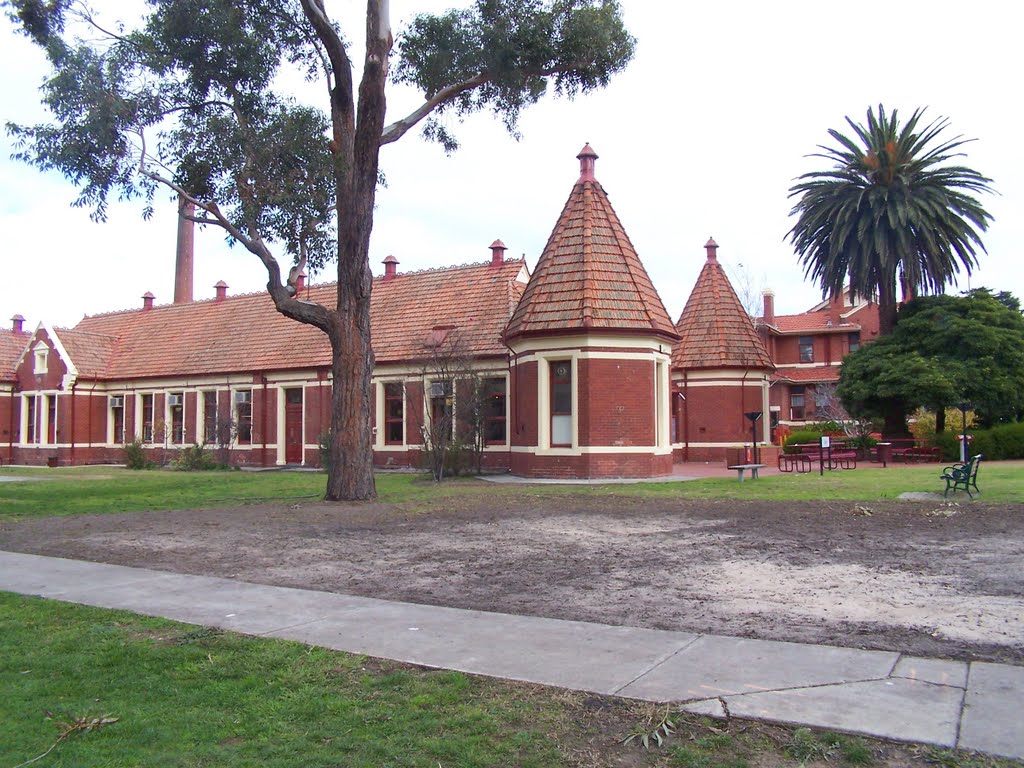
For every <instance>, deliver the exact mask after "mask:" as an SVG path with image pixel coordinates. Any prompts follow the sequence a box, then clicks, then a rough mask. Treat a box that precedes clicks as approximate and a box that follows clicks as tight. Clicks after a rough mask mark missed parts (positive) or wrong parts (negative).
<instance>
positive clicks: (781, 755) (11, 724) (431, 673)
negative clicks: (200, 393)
mask: <svg viewBox="0 0 1024 768" xmlns="http://www.w3.org/2000/svg"><path fill="white" fill-rule="evenodd" d="M0 627H2V628H3V631H2V632H0V692H2V696H0V767H2V768H13V767H14V766H20V765H21V764H23V763H24V762H26V761H30V760H32V759H33V758H36V757H39V756H41V755H43V754H44V753H46V752H47V750H48V749H50V748H51V746H52V750H51V751H49V753H48V754H46V755H45V757H42V758H41V759H39V760H38V761H36V762H34V763H33V765H35V766H45V767H46V768H86V767H91V766H103V767H104V768H122V767H124V768H127V767H128V766H133V767H134V766H138V767H140V768H141V767H143V766H144V767H145V768H199V767H200V766H209V767H210V768H214V767H216V768H243V767H244V768H285V766H287V767H288V768H292V767H294V768H318V767H322V768H341V767H342V766H344V768H360V767H363V766H365V767H366V768H371V767H372V768H391V767H393V768H399V767H402V768H438V767H439V766H440V768H484V767H485V766H502V767H505V768H546V767H548V766H551V767H554V766H564V767H565V768H582V766H588V767H590V766H613V765H614V766H634V768H712V767H713V766H728V767H729V768H754V767H755V766H773V767H774V768H798V766H799V767H801V768H802V767H803V766H806V765H809V764H810V765H814V766H836V768H840V767H843V766H863V765H867V766H877V767H878V768H896V767H897V766H921V767H922V768H924V766H927V765H942V766H948V767H949V768H1011V767H1015V768H1021V767H1022V765H1024V763H1021V762H1014V761H1008V760H995V759H991V758H986V757H978V756H971V755H968V754H965V753H960V752H952V751H949V750H940V749H934V748H929V747H917V746H913V745H895V744H889V743H885V742H878V741H874V740H871V739H862V738H857V737H852V736H843V735H839V734H833V733H828V732H822V731H815V730H812V729H808V728H796V729H793V728H783V727H778V726H770V725H765V724H760V723H755V722H750V721H742V720H731V721H728V722H722V721H711V720H708V719H706V718H701V717H696V716H691V715H685V714H682V713H680V712H678V711H677V710H675V709H670V708H666V707H664V706H654V705H647V704H642V703H638V702H630V701H627V700H623V699H614V698H610V697H597V696H590V695H587V694H583V693H575V692H571V691H561V690H558V689H553V688H544V687H541V686H535V685H526V684H521V683H512V682H507V681H501V680H494V679H488V678H480V677H474V676H471V675H465V674H461V673H458V672H447V671H437V670H426V669H420V668H415V667H410V666H408V665H401V664H397V663H393V662H387V661H380V660H375V659H367V658H365V657H362V656H353V655H350V654H345V653H339V652H335V651H328V650H324V649H321V648H310V647H307V646H304V645H301V644H299V643H294V642H289V641H283V640H269V639H265V638H253V637H246V636H243V635H237V634H232V633H230V632H219V631H216V630H209V629H203V628H200V627H195V626H191V625H186V624H179V623H175V622H171V621H165V620H163V619H153V618H146V617H142V616H137V615H135V614H131V613H127V612H124V611H109V610H102V609H98V608H87V607H83V606H75V605H70V604H67V603H60V602H57V601H49V600H42V599H39V598H32V597H22V596H17V595H12V594H7V593H3V592H0ZM666 717H668V718H670V719H671V721H672V723H673V725H674V729H673V733H672V735H671V736H670V737H669V738H667V739H666V741H665V743H664V744H663V745H661V746H655V744H654V740H653V738H650V739H649V743H650V745H651V747H650V749H644V748H643V747H642V746H641V743H640V742H641V737H642V736H643V735H644V734H647V735H648V736H650V735H651V734H652V732H653V729H654V728H656V727H657V726H658V725H660V724H661V723H663V722H664V720H665V718H666ZM91 723H92V724H96V725H95V726H94V727H93V728H92V729H91V730H89V729H87V727H88V726H89V724H91ZM62 734H64V736H63V737H62ZM631 734H632V735H633V736H634V738H633V739H631V740H630V741H629V742H628V743H623V741H624V740H625V739H626V737H628V736H630V735H631Z"/></svg>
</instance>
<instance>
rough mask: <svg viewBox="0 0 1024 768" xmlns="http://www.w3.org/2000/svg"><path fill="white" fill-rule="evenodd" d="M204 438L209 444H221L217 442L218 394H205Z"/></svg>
mask: <svg viewBox="0 0 1024 768" xmlns="http://www.w3.org/2000/svg"><path fill="white" fill-rule="evenodd" d="M203 436H204V438H205V440H206V442H207V443H218V442H220V441H219V440H217V393H216V392H203ZM225 442H226V441H225Z"/></svg>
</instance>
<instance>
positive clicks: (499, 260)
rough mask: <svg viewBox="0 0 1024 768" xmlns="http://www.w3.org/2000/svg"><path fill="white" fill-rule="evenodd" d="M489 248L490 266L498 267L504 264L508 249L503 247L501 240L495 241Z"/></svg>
mask: <svg viewBox="0 0 1024 768" xmlns="http://www.w3.org/2000/svg"><path fill="white" fill-rule="evenodd" d="M490 247H491V266H492V267H500V266H501V265H502V264H504V263H505V251H507V250H508V248H506V247H505V244H504V243H503V242H501V240H495V241H494V242H493V243H491V246H490Z"/></svg>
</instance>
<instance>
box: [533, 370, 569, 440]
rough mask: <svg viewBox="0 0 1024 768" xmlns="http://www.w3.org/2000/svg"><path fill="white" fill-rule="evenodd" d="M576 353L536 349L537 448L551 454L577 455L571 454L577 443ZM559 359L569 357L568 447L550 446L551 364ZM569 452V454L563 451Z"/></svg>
mask: <svg viewBox="0 0 1024 768" xmlns="http://www.w3.org/2000/svg"><path fill="white" fill-rule="evenodd" d="M579 355H580V352H579V351H576V352H573V353H569V354H566V353H565V352H562V351H554V352H538V353H537V354H536V355H535V356H534V357H535V359H536V360H537V361H538V364H537V419H538V423H537V448H536V450H538V451H556V452H558V453H557V454H554V455H565V456H571V455H577V454H573V453H571V451H573V450H575V449H576V448H577V447H578V446H579V442H580V403H579V391H580V386H579V385H580V378H579V364H578V362H579ZM558 360H568V361H569V369H570V371H571V374H570V375H571V381H572V388H571V396H572V418H571V419H570V424H571V426H572V429H571V434H572V441H571V443H570V444H569V445H568V446H558V447H557V448H556V447H552V445H551V363H553V362H556V361H558ZM564 451H570V453H564Z"/></svg>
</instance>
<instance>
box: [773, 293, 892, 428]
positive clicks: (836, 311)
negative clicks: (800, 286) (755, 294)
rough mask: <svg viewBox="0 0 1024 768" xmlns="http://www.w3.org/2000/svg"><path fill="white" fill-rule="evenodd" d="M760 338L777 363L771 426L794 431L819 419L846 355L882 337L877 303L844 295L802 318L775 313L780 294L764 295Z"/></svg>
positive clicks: (824, 303) (804, 314)
mask: <svg viewBox="0 0 1024 768" xmlns="http://www.w3.org/2000/svg"><path fill="white" fill-rule="evenodd" d="M756 323H757V329H758V334H759V335H760V337H761V339H762V340H763V341H764V345H765V348H766V349H767V351H768V354H769V355H770V356H771V358H772V360H773V361H774V362H775V366H776V369H775V375H774V376H773V378H772V387H771V397H770V402H771V404H770V409H771V420H770V421H771V424H772V425H773V426H782V427H785V428H789V429H792V428H794V427H798V426H799V425H800V424H801V423H803V422H807V421H815V420H816V419H817V418H818V417H817V416H816V415H815V414H816V413H817V411H818V410H819V409H820V408H821V407H823V406H824V404H825V403H824V401H823V399H822V398H823V396H826V395H827V392H826V391H825V390H824V389H823V386H822V385H826V384H827V385H834V384H835V383H836V382H838V381H839V366H840V364H841V363H842V362H843V357H844V356H845V355H847V354H848V353H850V352H853V351H855V350H857V349H859V348H860V346H861V345H862V344H866V343H869V342H871V341H873V340H874V339H875V338H877V337H878V328H879V315H878V305H877V304H875V303H872V302H868V301H865V300H863V299H861V298H860V297H858V296H855V295H854V294H853V293H852V291H844V292H843V295H842V296H836V297H832V298H831V299H829V300H826V301H823V302H821V303H820V304H817V305H815V306H813V307H811V308H810V309H809V310H808V311H807V312H803V313H801V314H799V315H776V314H775V295H774V294H773V293H772V292H771V291H765V293H764V311H763V314H762V316H761V317H759V318H757V321H756Z"/></svg>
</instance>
